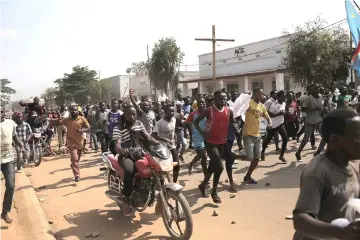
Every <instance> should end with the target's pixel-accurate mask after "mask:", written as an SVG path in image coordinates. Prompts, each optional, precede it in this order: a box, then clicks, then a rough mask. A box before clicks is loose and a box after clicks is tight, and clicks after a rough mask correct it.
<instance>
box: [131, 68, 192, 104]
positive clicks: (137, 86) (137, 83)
mask: <svg viewBox="0 0 360 240" xmlns="http://www.w3.org/2000/svg"><path fill="white" fill-rule="evenodd" d="M181 74H182V79H181V80H180V82H182V81H187V80H192V79H198V78H199V72H198V71H181ZM129 86H130V88H132V89H134V96H135V98H136V100H141V99H142V98H151V99H155V96H154V95H155V92H154V91H153V92H152V93H151V84H150V80H149V77H148V76H146V75H145V76H133V77H131V78H130V81H129ZM197 87H198V85H197V83H195V84H194V83H186V84H185V86H183V84H179V88H180V89H181V90H182V93H183V95H185V96H186V95H190V96H191V95H192V94H191V93H192V92H193V91H194V89H197ZM156 93H157V94H156V95H159V94H160V92H159V91H157V92H156ZM168 97H169V98H173V94H172V93H171V92H170V93H169V96H168Z"/></svg>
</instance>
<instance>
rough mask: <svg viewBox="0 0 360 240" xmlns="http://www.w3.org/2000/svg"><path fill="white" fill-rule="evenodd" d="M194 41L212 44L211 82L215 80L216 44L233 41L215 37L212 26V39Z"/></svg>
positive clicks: (196, 39)
mask: <svg viewBox="0 0 360 240" xmlns="http://www.w3.org/2000/svg"><path fill="white" fill-rule="evenodd" d="M195 41H208V42H212V59H213V60H212V67H213V80H216V42H235V39H222V38H216V37H215V25H212V38H195Z"/></svg>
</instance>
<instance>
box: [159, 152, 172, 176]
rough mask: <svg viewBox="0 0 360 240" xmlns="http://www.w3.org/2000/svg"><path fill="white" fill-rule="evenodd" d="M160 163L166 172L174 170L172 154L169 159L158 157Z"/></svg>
mask: <svg viewBox="0 0 360 240" xmlns="http://www.w3.org/2000/svg"><path fill="white" fill-rule="evenodd" d="M156 160H157V162H158V163H159V165H160V167H161V170H162V171H164V172H171V171H172V170H173V158H172V155H170V156H169V157H168V158H167V159H159V158H158V159H156Z"/></svg>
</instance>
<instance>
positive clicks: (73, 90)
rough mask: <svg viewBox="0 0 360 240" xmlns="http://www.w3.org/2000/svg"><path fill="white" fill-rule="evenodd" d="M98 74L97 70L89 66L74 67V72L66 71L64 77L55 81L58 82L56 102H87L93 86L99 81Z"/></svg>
mask: <svg viewBox="0 0 360 240" xmlns="http://www.w3.org/2000/svg"><path fill="white" fill-rule="evenodd" d="M96 75H97V72H96V71H95V70H91V69H89V68H88V67H87V66H85V67H81V66H79V65H78V66H75V67H73V69H72V73H70V74H68V73H65V74H64V77H63V78H59V79H57V80H55V81H54V83H55V84H56V98H55V101H56V103H57V104H59V103H64V102H66V101H75V102H76V103H79V104H85V103H86V102H87V99H88V96H89V94H90V89H91V87H92V86H93V85H94V84H95V83H96V82H97V77H96ZM60 100H62V102H60Z"/></svg>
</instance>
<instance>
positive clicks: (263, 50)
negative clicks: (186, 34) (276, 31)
mask: <svg viewBox="0 0 360 240" xmlns="http://www.w3.org/2000/svg"><path fill="white" fill-rule="evenodd" d="M346 20H347V19H346V18H344V19H342V20H340V21H337V22H335V23H332V24H330V25H327V26H325V27H323V28H320V29H316V30H314V31H312V32H310V33H309V34H308V35H306V36H305V37H309V36H311V35H312V34H314V33H316V32H318V31H322V30H325V29H327V28H331V27H335V26H337V25H341V24H343V23H345V21H346ZM289 42H290V40H287V41H285V42H283V43H280V44H277V45H274V46H272V47H268V48H265V49H262V50H259V51H256V52H252V53H248V54H244V55H240V56H236V57H231V58H223V59H217V60H216V61H217V62H221V61H225V62H226V61H228V60H232V59H239V58H242V57H246V56H250V55H254V54H259V53H262V52H266V51H269V50H272V49H273V48H276V47H279V46H282V45H285V44H288V43H289ZM257 59H258V58H257ZM236 63H239V62H236ZM209 64H210V65H211V62H209V63H202V64H198V65H209ZM227 65H230V64H227ZM220 66H222V65H220Z"/></svg>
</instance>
